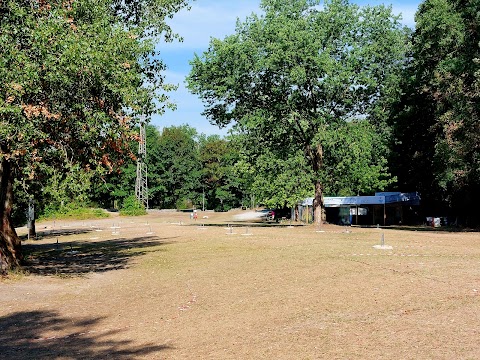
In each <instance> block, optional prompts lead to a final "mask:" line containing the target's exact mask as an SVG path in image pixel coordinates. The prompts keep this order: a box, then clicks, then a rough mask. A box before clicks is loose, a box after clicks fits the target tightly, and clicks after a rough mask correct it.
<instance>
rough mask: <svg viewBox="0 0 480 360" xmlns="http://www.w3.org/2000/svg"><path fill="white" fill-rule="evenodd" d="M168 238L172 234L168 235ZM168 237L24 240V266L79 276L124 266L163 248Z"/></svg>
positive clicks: (41, 272)
mask: <svg viewBox="0 0 480 360" xmlns="http://www.w3.org/2000/svg"><path fill="white" fill-rule="evenodd" d="M170 239H172V238H170ZM170 239H160V238H158V237H137V238H133V239H131V238H129V239H124V238H122V239H112V240H104V241H96V242H89V241H70V242H62V243H52V244H27V245H24V246H23V252H24V254H25V264H24V269H25V270H26V271H27V272H29V273H31V274H36V275H44V276H49V275H57V276H82V275H85V274H87V273H92V272H95V273H98V272H106V271H112V270H120V269H126V268H128V266H129V264H130V263H131V261H132V259H133V258H136V257H138V256H141V255H144V254H146V253H149V252H156V251H163V250H162V249H161V247H162V246H164V245H167V244H169V243H171V241H169V240H170Z"/></svg>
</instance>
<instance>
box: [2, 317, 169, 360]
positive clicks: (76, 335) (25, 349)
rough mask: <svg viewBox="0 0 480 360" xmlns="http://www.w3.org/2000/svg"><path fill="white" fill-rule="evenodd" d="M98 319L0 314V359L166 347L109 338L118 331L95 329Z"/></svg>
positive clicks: (130, 353) (105, 355)
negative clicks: (141, 344) (1, 315)
mask: <svg viewBox="0 0 480 360" xmlns="http://www.w3.org/2000/svg"><path fill="white" fill-rule="evenodd" d="M102 320H103V319H102V318H94V319H89V318H83V319H71V318H68V319H67V318H63V317H61V316H59V315H58V314H57V313H56V312H54V311H26V312H18V313H14V314H10V315H7V316H3V317H0V329H2V331H0V358H2V359H23V360H28V359H133V358H143V357H145V356H147V355H150V356H151V355H152V354H155V353H158V352H161V351H162V350H166V349H168V348H169V347H168V346H166V345H155V344H146V345H143V346H139V345H135V344H134V342H133V341H129V340H123V341H117V340H112V338H113V337H114V336H116V335H118V334H120V333H121V332H122V330H118V329H117V330H108V329H106V330H104V331H101V330H100V331H99V330H98V328H99V325H100V323H101V321H102ZM90 329H91V330H90ZM93 329H96V330H93Z"/></svg>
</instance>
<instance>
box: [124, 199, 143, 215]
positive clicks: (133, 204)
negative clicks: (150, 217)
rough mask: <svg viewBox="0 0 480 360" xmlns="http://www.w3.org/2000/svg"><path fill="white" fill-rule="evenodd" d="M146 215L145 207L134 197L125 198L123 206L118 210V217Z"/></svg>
mask: <svg viewBox="0 0 480 360" xmlns="http://www.w3.org/2000/svg"><path fill="white" fill-rule="evenodd" d="M146 213H147V211H146V210H145V206H143V204H142V203H140V201H138V200H137V198H136V197H135V195H131V196H129V197H127V198H126V199H125V200H124V201H123V206H122V208H121V209H120V215H123V216H140V215H145V214H146Z"/></svg>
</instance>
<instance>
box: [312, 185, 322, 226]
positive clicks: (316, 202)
mask: <svg viewBox="0 0 480 360" xmlns="http://www.w3.org/2000/svg"><path fill="white" fill-rule="evenodd" d="M313 206H314V207H315V208H314V214H313V216H314V217H315V223H316V224H317V225H321V224H322V221H323V207H324V206H323V186H322V183H321V182H320V180H318V179H316V180H315V197H314V199H313Z"/></svg>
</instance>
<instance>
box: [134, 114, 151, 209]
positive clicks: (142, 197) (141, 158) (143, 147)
mask: <svg viewBox="0 0 480 360" xmlns="http://www.w3.org/2000/svg"><path fill="white" fill-rule="evenodd" d="M146 157H147V137H146V132H145V121H144V120H143V119H142V120H141V121H140V142H139V144H138V159H137V180H136V182H135V196H136V197H137V200H138V201H139V202H140V203H142V204H143V206H145V209H148V186H147V164H145V159H146Z"/></svg>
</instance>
